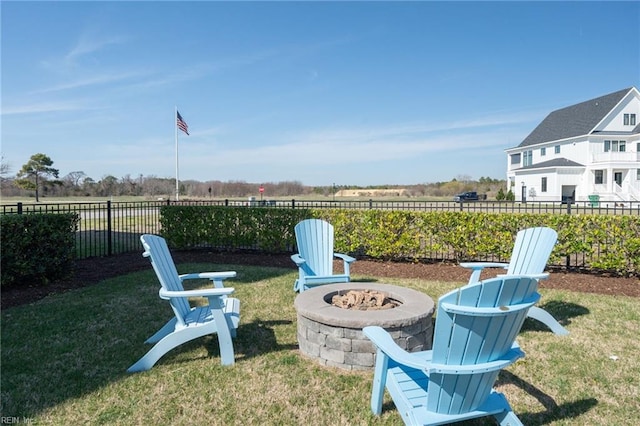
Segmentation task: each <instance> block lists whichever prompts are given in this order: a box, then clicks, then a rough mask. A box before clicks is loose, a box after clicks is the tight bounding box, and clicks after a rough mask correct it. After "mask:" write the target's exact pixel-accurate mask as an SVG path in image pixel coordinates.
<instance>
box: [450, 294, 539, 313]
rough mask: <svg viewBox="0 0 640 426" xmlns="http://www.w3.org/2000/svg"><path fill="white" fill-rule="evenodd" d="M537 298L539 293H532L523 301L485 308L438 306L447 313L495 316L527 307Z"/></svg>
mask: <svg viewBox="0 0 640 426" xmlns="http://www.w3.org/2000/svg"><path fill="white" fill-rule="evenodd" d="M538 300H540V294H539V293H534V294H532V295H531V297H530V298H529V299H528V300H525V301H523V302H522V303H518V304H514V305H509V306H499V307H495V308H493V307H491V308H489V307H486V308H482V307H480V308H477V307H475V306H460V305H456V304H453V303H447V302H441V303H440V307H441V308H442V309H443V310H444V311H445V312H448V313H451V314H461V315H473V316H477V317H486V316H495V315H506V314H508V313H510V312H513V311H518V310H522V309H529V308H530V307H531V306H533V305H535V304H536V303H537V302H538Z"/></svg>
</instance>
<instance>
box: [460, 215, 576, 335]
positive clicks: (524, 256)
mask: <svg viewBox="0 0 640 426" xmlns="http://www.w3.org/2000/svg"><path fill="white" fill-rule="evenodd" d="M557 240H558V234H557V233H556V231H555V230H553V229H551V228H547V227H537V228H527V229H523V230H521V231H519V232H518V234H517V236H516V241H515V244H514V246H513V251H512V252H511V259H510V261H509V263H500V262H467V263H461V264H460V266H462V267H465V268H469V269H471V270H472V273H471V277H470V278H469V284H471V283H474V282H478V281H479V280H480V274H481V273H482V270H483V269H484V268H504V269H506V270H507V272H506V274H507V275H516V274H539V273H542V272H543V271H544V268H545V267H546V265H547V261H548V260H549V256H550V255H551V251H552V250H553V247H554V246H555V245H556V241H557ZM529 317H530V318H533V319H536V320H538V321H540V322H542V323H543V324H545V325H546V326H547V327H549V328H550V329H551V331H553V332H554V333H555V334H558V335H561V336H565V335H567V334H569V331H568V330H567V329H566V328H564V327H563V326H561V325H560V323H558V321H557V320H556V319H555V318H553V316H551V314H550V313H549V312H547V311H545V310H544V309H542V308H540V307H537V306H534V307H532V308H531V309H530V310H529Z"/></svg>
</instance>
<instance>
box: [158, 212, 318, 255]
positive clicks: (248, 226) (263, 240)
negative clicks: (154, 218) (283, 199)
mask: <svg viewBox="0 0 640 426" xmlns="http://www.w3.org/2000/svg"><path fill="white" fill-rule="evenodd" d="M308 217H312V213H311V212H310V211H309V210H306V209H299V210H296V209H275V208H268V207H260V208H249V207H219V206H164V207H162V209H161V212H160V225H161V227H162V235H163V237H164V238H166V239H167V243H168V244H169V245H170V246H171V247H175V248H180V249H184V248H197V247H214V248H217V249H221V250H239V249H254V250H260V251H267V252H290V251H292V250H293V249H294V247H295V235H294V233H293V227H294V226H295V225H296V223H298V222H299V221H301V220H303V219H306V218H308Z"/></svg>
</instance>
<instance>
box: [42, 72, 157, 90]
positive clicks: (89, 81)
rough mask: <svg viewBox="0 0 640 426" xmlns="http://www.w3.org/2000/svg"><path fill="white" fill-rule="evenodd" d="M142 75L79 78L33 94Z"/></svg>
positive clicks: (125, 73) (132, 73)
mask: <svg viewBox="0 0 640 426" xmlns="http://www.w3.org/2000/svg"><path fill="white" fill-rule="evenodd" d="M143 75H146V73H142V72H124V73H119V74H102V75H92V76H91V77H86V78H79V79H77V80H74V81H68V82H66V83H60V84H57V85H54V86H51V87H47V88H44V89H40V90H36V91H34V92H33V93H47V92H59V91H63V90H73V89H77V88H81V87H88V86H96V85H105V84H109V83H115V82H118V81H124V80H129V79H132V78H137V77H141V76H143Z"/></svg>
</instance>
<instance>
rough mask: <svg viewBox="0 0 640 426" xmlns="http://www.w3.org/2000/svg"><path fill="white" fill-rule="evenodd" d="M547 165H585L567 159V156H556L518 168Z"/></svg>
mask: <svg viewBox="0 0 640 426" xmlns="http://www.w3.org/2000/svg"><path fill="white" fill-rule="evenodd" d="M545 167H584V164H580V163H576V162H575V161H571V160H567V159H566V158H554V159H553V160H549V161H543V162H542V163H536V164H532V165H530V166H525V167H522V168H520V169H518V170H524V169H543V168H545Z"/></svg>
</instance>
